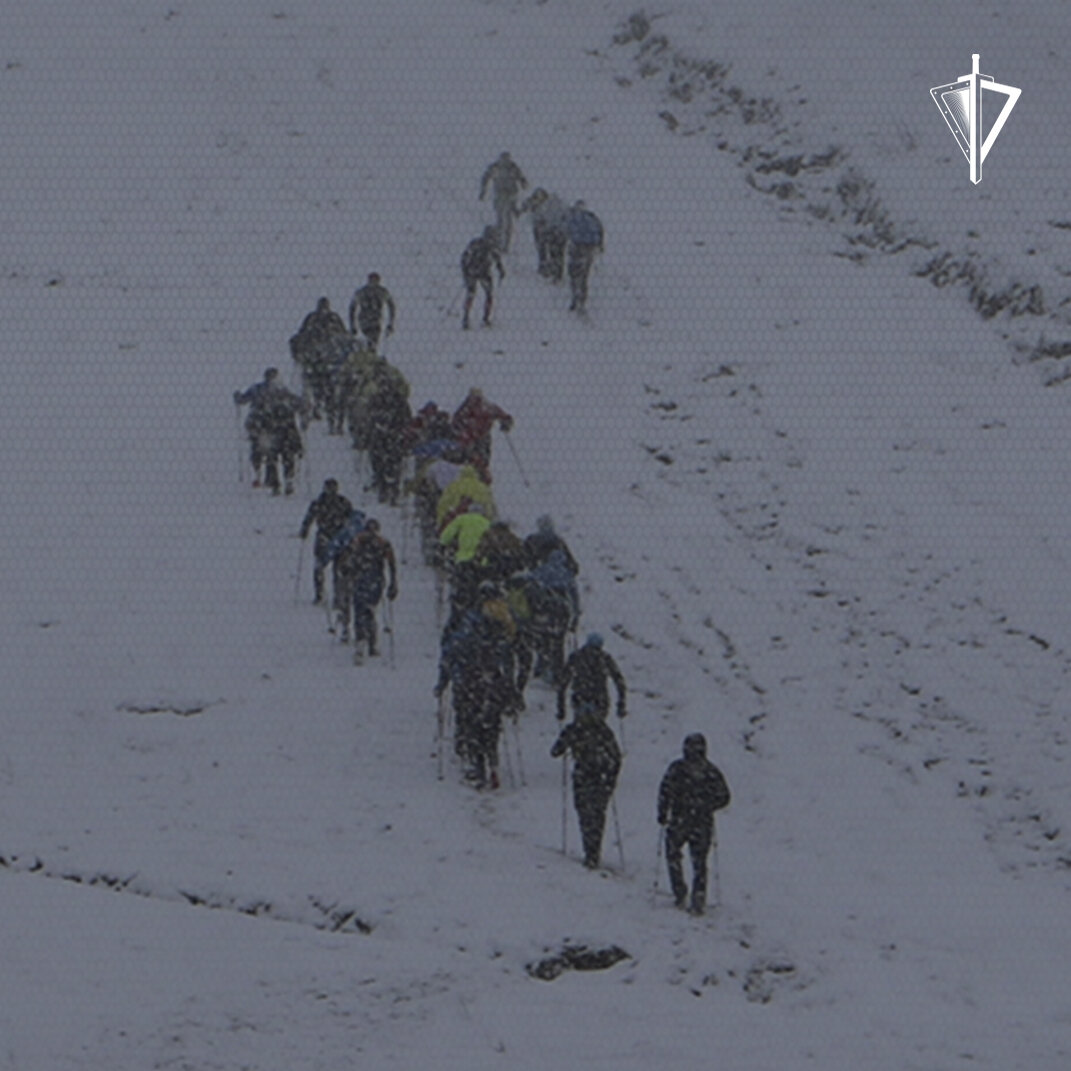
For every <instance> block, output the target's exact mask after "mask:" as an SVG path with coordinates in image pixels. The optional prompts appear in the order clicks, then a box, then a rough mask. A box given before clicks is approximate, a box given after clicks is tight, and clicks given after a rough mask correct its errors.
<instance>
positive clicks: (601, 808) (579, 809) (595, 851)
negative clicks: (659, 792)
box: [573, 766, 614, 867]
mask: <svg viewBox="0 0 1071 1071" xmlns="http://www.w3.org/2000/svg"><path fill="white" fill-rule="evenodd" d="M613 794H614V789H613V785H610V786H609V787H607V786H606V785H605V783H604V782H603V780H602V778H598V777H596V778H592V777H590V776H586V775H585V774H584V773H583V771H582V769H581V767H580V766H574V767H573V805H574V806H575V807H576V817H577V820H578V821H579V823H580V841H581V843H582V844H583V846H584V866H590V867H597V866H598V865H599V857H600V856H601V854H602V836H603V831H604V830H605V829H606V808H607V807H609V806H610V797H611V796H612V795H613Z"/></svg>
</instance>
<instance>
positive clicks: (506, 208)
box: [480, 152, 528, 253]
mask: <svg viewBox="0 0 1071 1071" xmlns="http://www.w3.org/2000/svg"><path fill="white" fill-rule="evenodd" d="M527 186H528V180H527V179H526V178H525V177H524V172H523V171H521V169H520V168H519V167H518V166H517V164H516V163H515V162H514V160H513V157H512V156H510V154H509V153H508V152H503V153H501V154H500V155H499V157H498V159H497V160H495V161H494V162H493V163H491V164H489V165H488V166H487V169H486V170H485V171H484V173H483V177H482V178H481V179H480V200H481V201H482V200H483V199H484V197H486V196H487V190H488V187H490V189H491V201H492V203H493V204H494V208H495V227H494V229H495V232H496V238H497V240H498V247H499V249H501V250H502V252H503V253H508V252H509V246H510V240H511V238H512V236H513V217H514V216H516V215H517V197H518V196H519V195H520V193H521V191H522V190H524V189H526V188H527Z"/></svg>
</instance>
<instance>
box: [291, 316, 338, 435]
mask: <svg viewBox="0 0 1071 1071" xmlns="http://www.w3.org/2000/svg"><path fill="white" fill-rule="evenodd" d="M348 334H349V333H348V332H347V331H346V325H345V324H344V323H343V322H342V317H341V316H339V314H338V313H337V312H335V311H334V309H332V308H331V302H330V301H329V300H328V299H327V298H325V297H322V298H320V300H319V301H318V302H317V303H316V308H315V309H313V311H312V312H310V313H309V314H308V315H307V316H306V317H305V319H304V320H302V321H301V326H300V327H299V328H298V330H297V333H296V334H295V335H293V336H292V337H291V339H290V356H291V357H292V358H293V360H294V363H295V364H297V365H298V367H299V368H300V369H301V384H302V393H303V395H304V396H305V398H306V401H308V402H311V404H312V406H313V410H312V418H313V419H314V420H319V418H320V416H321V414H322V412H323V410H324V409H327V410H328V417H329V420H330V417H331V415H332V414H331V408H332V401H333V397H332V396H333V394H334V391H335V382H334V373H335V370H336V368H337V364H338V362H339V354H338V352H337V350H336V347H335V346H334V342H335V341H336V340H337V339H340V338H346V337H348Z"/></svg>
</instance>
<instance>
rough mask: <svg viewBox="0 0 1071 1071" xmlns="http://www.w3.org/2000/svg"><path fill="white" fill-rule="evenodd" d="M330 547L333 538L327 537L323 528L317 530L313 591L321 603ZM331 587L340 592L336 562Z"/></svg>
mask: <svg viewBox="0 0 1071 1071" xmlns="http://www.w3.org/2000/svg"><path fill="white" fill-rule="evenodd" d="M330 546H331V536H329V535H327V534H326V533H325V532H324V530H323V529H322V528H317V529H316V542H315V543H314V544H313V547H312V560H313V564H312V590H313V593H314V594H315V596H316V601H317V602H320V600H321V599H323V597H324V573H325V572H326V571H327V562H328V551H329V548H330ZM331 586H332V588H333V589H334V590H335V591H338V565H337V563H336V562H331Z"/></svg>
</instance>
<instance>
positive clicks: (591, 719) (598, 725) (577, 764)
mask: <svg viewBox="0 0 1071 1071" xmlns="http://www.w3.org/2000/svg"><path fill="white" fill-rule="evenodd" d="M569 753H571V754H572V756H573V806H574V807H576V816H577V820H578V821H579V824H580V839H581V843H582V844H583V848H584V866H586V867H587V868H588V869H589V870H594V869H596V868H597V867H598V865H599V857H600V855H601V853H602V837H603V831H604V830H605V828H606V809H607V807H609V805H610V798H611V797H612V796H613V794H614V788H615V787H616V785H617V775H618V773H619V772H620V770H621V748H620V747H619V746H618V743H617V740H616V738H615V737H614V734H613V731H612V730H611V729H610V727H609V726H608V725H607V724H606V722H604V721H603V720H602V719H601V718H599V717H597V716H596V715H595V714H583V715H581V716H579V717H578V718H577V719H576V720H575V721H573V722H570V723H569V724H568V725H566V726H565V728H564V729H562V731H561V733H560V734H559V736H558V739H557V740H555V741H554V745H553V746H552V747H551V749H550V754H551V757H552V758H558V757H560V756H565V755H566V754H569ZM563 777H564V774H563ZM563 791H564V782H563ZM564 805H565V803H564V800H563V801H562V806H563V807H564ZM563 822H564V814H563ZM563 832H564V826H563Z"/></svg>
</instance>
